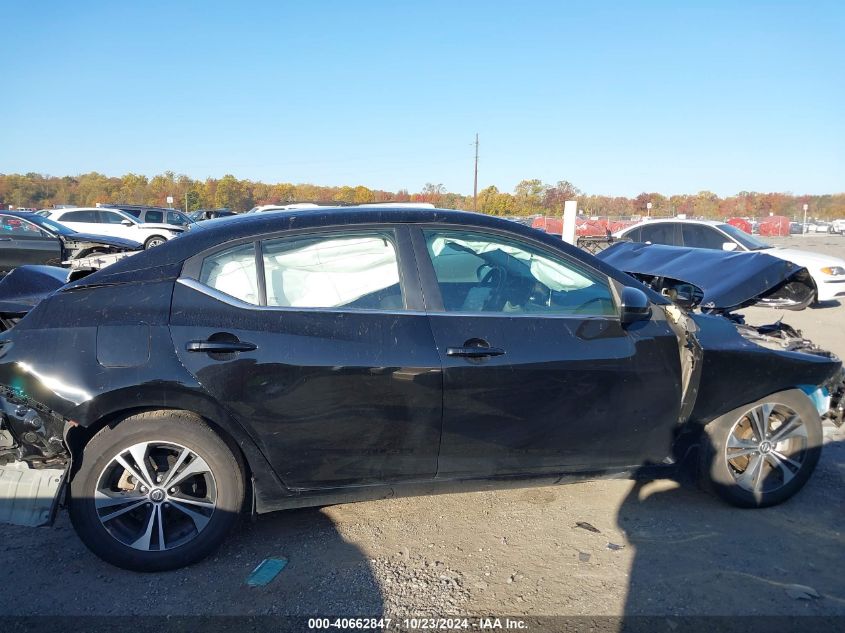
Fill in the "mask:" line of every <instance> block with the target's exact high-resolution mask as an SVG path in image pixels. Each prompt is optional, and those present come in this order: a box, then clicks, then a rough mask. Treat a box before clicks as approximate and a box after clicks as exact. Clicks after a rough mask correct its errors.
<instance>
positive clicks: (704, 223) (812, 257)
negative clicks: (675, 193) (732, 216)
mask: <svg viewBox="0 0 845 633" xmlns="http://www.w3.org/2000/svg"><path fill="white" fill-rule="evenodd" d="M614 237H624V238H626V239H629V240H633V241H634V242H651V243H652V244H667V245H669V246H685V247H687V248H711V249H716V250H720V249H721V250H725V251H764V252H765V253H767V254H768V255H772V256H774V257H779V258H780V259H785V260H787V261H790V262H792V263H793V264H798V265H799V266H803V267H804V268H806V269H807V270H808V271H809V272H810V276H811V277H812V278H813V282H814V283H815V285H816V300H817V301H831V300H833V299H835V298H836V297H841V296H845V259H840V258H838V257H831V256H830V255H822V254H820V253H812V252H810V251H802V250H800V249H797V248H782V247H780V246H771V245H770V244H767V243H766V242H764V241H763V240H761V239H760V238H759V237H757V236H755V235H749V234H748V233H746V232H745V231H742V230H740V229H738V228H736V227H735V226H731V225H730V224H726V223H724V222H715V221H713V220H677V219H668V220H646V221H644V222H640V223H638V224H635V225H633V226H629V227H627V228H625V229H622V230H621V231H617V232H616V233H614Z"/></svg>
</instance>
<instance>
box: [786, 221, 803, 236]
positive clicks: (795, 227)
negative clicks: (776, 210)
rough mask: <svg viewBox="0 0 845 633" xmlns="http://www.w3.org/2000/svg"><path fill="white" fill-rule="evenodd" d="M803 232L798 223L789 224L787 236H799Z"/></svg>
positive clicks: (801, 226)
mask: <svg viewBox="0 0 845 633" xmlns="http://www.w3.org/2000/svg"><path fill="white" fill-rule="evenodd" d="M803 232H804V227H803V225H802V224H801V223H800V222H790V223H789V234H790V235H801V234H802V233H803Z"/></svg>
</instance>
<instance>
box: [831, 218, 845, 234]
mask: <svg viewBox="0 0 845 633" xmlns="http://www.w3.org/2000/svg"><path fill="white" fill-rule="evenodd" d="M830 232H831V233H838V234H839V235H842V234H843V233H845V220H842V219H839V220H834V221H833V222H831V223H830Z"/></svg>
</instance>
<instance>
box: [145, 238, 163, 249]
mask: <svg viewBox="0 0 845 633" xmlns="http://www.w3.org/2000/svg"><path fill="white" fill-rule="evenodd" d="M162 244H164V240H163V239H160V238H157V237H154V238H153V239H151V240H150V241H149V242H147V248H155V247H156V246H161V245H162Z"/></svg>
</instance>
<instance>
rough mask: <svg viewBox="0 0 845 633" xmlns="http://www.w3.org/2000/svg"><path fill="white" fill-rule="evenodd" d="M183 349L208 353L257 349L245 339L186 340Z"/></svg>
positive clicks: (228, 352) (229, 352)
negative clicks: (186, 342)
mask: <svg viewBox="0 0 845 633" xmlns="http://www.w3.org/2000/svg"><path fill="white" fill-rule="evenodd" d="M185 349H186V350H188V351H189V352H206V353H210V354H231V353H236V352H251V351H252V350H254V349H258V346H257V345H256V344H255V343H247V342H245V341H188V344H187V345H186V346H185Z"/></svg>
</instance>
